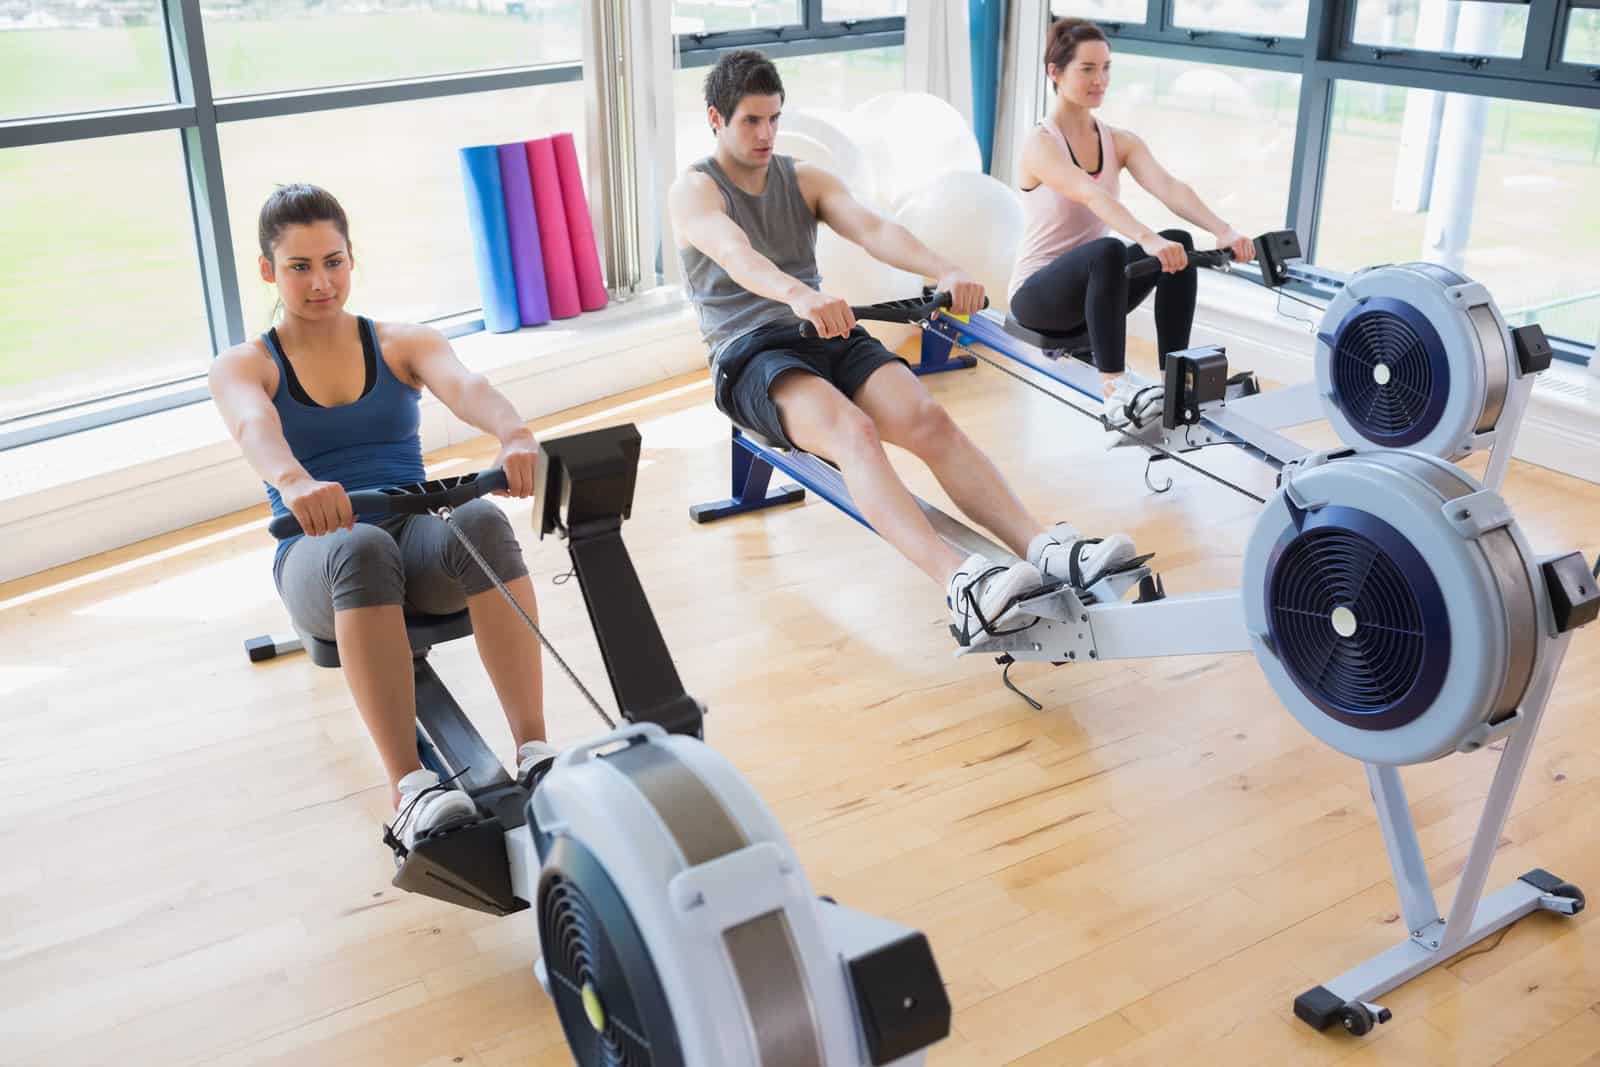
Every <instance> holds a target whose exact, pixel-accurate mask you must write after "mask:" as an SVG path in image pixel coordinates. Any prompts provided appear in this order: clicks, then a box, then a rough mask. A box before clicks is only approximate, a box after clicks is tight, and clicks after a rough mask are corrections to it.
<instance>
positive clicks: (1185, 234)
mask: <svg viewBox="0 0 1600 1067" xmlns="http://www.w3.org/2000/svg"><path fill="white" fill-rule="evenodd" d="M1161 236H1163V237H1165V238H1166V239H1167V240H1169V241H1176V242H1178V243H1179V244H1180V245H1182V246H1183V250H1184V251H1185V252H1193V251H1194V235H1193V234H1192V233H1190V232H1189V231H1188V230H1180V229H1176V228H1174V229H1170V230H1162V231H1161Z"/></svg>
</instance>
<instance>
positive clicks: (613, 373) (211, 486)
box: [0, 293, 705, 582]
mask: <svg viewBox="0 0 1600 1067" xmlns="http://www.w3.org/2000/svg"><path fill="white" fill-rule="evenodd" d="M454 344H455V348H456V350H457V352H458V353H459V354H460V355H461V358H462V360H463V361H464V362H465V363H466V364H467V365H468V366H470V367H472V368H473V369H474V370H478V371H481V372H482V373H483V374H485V375H486V376H487V377H488V378H489V379H490V381H492V382H493V383H494V384H495V386H496V387H497V388H498V389H500V390H501V392H503V393H505V394H506V396H507V397H508V398H509V399H510V400H511V402H512V404H514V405H515V406H516V409H517V411H518V412H520V413H521V414H522V416H523V417H524V418H526V419H534V418H539V417H541V416H543V415H548V414H551V413H553V412H556V411H561V410H564V409H567V408H571V407H576V406H577V405H580V404H585V403H588V402H590V401H593V400H599V399H601V398H604V397H607V396H613V395H615V394H617V393H621V392H625V391H627V390H629V389H635V388H638V387H640V386H643V385H648V384H651V383H653V382H658V381H664V380H666V379H668V378H672V377H675V376H677V375H680V374H686V373H689V372H691V371H694V370H697V369H699V368H701V367H704V366H705V349H704V347H703V346H702V345H701V343H700V341H699V332H698V330H697V328H696V326H695V323H694V317H693V315H692V313H690V312H689V310H688V308H687V307H686V306H685V305H684V304H683V302H682V300H681V298H679V297H677V296H676V294H672V293H667V294H660V295H651V296H646V297H641V298H640V299H638V300H636V301H633V302H631V303H629V304H624V305H615V306H613V307H611V308H608V309H606V310H605V311H601V312H597V313H594V314H592V315H585V316H583V317H582V318H580V319H577V320H573V321H572V322H571V323H568V324H552V325H551V326H548V327H539V328H537V329H529V330H521V331H518V332H517V333H512V334H488V333H485V334H474V335H470V336H468V337H464V338H461V339H459V340H457V341H456V342H454ZM477 436H480V433H479V431H478V430H476V429H473V428H472V427H470V426H468V425H466V424H465V423H463V422H461V421H460V420H458V419H457V418H456V417H455V416H454V415H452V414H451V413H450V411H449V410H448V409H446V408H445V407H444V406H443V405H442V404H440V403H439V402H438V401H437V400H436V399H434V398H433V397H432V396H431V395H428V394H424V397H423V402H422V447H423V451H424V452H433V451H436V450H438V449H441V448H445V447H448V446H450V445H453V444H459V443H461V442H463V441H469V440H471V439H473V438H474V437H477ZM6 460H7V465H6V470H5V472H4V474H3V475H0V544H3V545H5V546H6V551H5V552H4V553H0V582H6V581H10V580H12V579H15V578H21V577H24V576H26V575H29V574H34V573H37V572H39V571H42V570H46V569H48V568H50V567H55V566H59V565H61V564H63V563H70V562H73V561H75V560H79V559H83V558H85V557H87V556H92V555H95V554H96V553H99V552H105V551H109V550H111V549H115V548H120V547H122V546H124V545H128V544H132V543H134V542H136V541H140V540H143V539H144V538H147V537H154V536H157V535H159V534H164V533H168V532H170V531H172V530H177V529H182V528H183V527H185V526H191V525H193V524H195V523H198V522H204V521H206V520H208V519H214V518H218V517H220V516H223V515H227V514H230V513H231V512H235V511H239V510H241V509H243V508H247V507H251V506H252V505H255V504H259V503H261V502H262V501H263V500H264V498H265V497H264V494H263V492H262V485H261V480H260V479H259V478H257V477H256V475H255V472H254V471H252V470H251V469H250V466H249V465H248V464H247V463H246V462H245V461H244V458H243V456H241V455H240V453H239V450H238V448H237V446H235V444H234V443H233V441H232V440H231V439H230V438H229V437H228V434H227V431H226V428H225V427H224V426H223V425H222V421H221V419H220V418H219V417H218V416H217V413H216V410H215V409H214V408H213V407H212V406H211V405H210V404H209V403H206V404H194V405H190V406H189V407H186V408H179V409H176V410H173V411H166V412H160V413H157V414H154V415H148V416H144V417H142V418H139V419H130V420H128V421H127V422H123V423H118V424H116V425H113V426H105V427H101V428H99V429H95V430H89V431H85V432H83V433H78V434H73V435H71V436H70V437H63V438H58V439H56V440H54V441H45V442H41V443H39V444H37V445H29V446H26V447H24V448H20V449H15V450H13V451H12V452H9V453H7V454H6Z"/></svg>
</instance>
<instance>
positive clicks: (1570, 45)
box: [1561, 7, 1600, 63]
mask: <svg viewBox="0 0 1600 1067" xmlns="http://www.w3.org/2000/svg"><path fill="white" fill-rule="evenodd" d="M1561 58H1562V59H1563V60H1564V61H1566V62H1568V63H1600V8H1592V7H1591V8H1587V9H1580V10H1577V11H1573V12H1571V14H1569V15H1568V17H1567V46H1566V48H1565V49H1564V50H1563V51H1562V55H1561Z"/></svg>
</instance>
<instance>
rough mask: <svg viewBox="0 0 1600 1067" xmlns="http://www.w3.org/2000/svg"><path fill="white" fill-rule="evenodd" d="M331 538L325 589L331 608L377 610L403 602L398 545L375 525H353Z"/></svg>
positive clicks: (403, 580)
mask: <svg viewBox="0 0 1600 1067" xmlns="http://www.w3.org/2000/svg"><path fill="white" fill-rule="evenodd" d="M326 536H328V537H331V538H335V539H336V540H335V542H334V544H332V545H330V546H329V550H328V556H327V561H328V562H327V568H328V569H327V576H328V586H329V589H330V590H331V592H332V594H333V609H334V610H335V611H343V610H346V609H347V608H370V607H381V606H384V605H389V604H400V603H403V602H404V600H405V592H406V580H405V567H404V566H403V565H402V564H401V562H400V546H399V545H398V544H396V543H395V539H394V538H393V537H391V536H389V534H388V533H386V532H385V531H383V530H382V529H380V528H378V527H377V526H373V525H370V524H368V523H360V522H358V523H356V524H355V526H353V527H351V528H350V529H348V530H339V531H337V532H335V533H331V534H328V535H326Z"/></svg>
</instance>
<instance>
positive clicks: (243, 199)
mask: <svg viewBox="0 0 1600 1067" xmlns="http://www.w3.org/2000/svg"><path fill="white" fill-rule="evenodd" d="M563 131H565V132H570V133H571V134H572V135H573V137H574V138H575V139H576V140H577V144H578V159H579V161H580V163H581V162H582V161H583V158H584V148H583V141H584V122H583V86H582V84H581V83H568V84H562V85H544V86H537V87H533V88H527V89H510V90H506V91H503V92H495V93H481V94H474V95H472V96H465V97H442V98H438V99H433V100H414V101H409V102H406V103H399V104H384V105H380V106H375V107H362V108H351V109H346V110H339V111H318V112H312V113H310V114H303V115H292V116H288V117H285V118H272V119H258V120H255V121H251V122H235V123H227V124H225V125H223V126H222V127H220V134H219V135H220V137H221V139H222V163H223V178H224V181H225V183H226V186H227V189H228V214H229V219H230V225H231V228H232V230H233V240H234V255H235V262H236V263H237V265H238V271H239V286H240V289H241V297H242V299H243V305H244V324H245V333H246V335H253V334H256V333H259V332H260V331H262V330H264V329H266V327H267V326H268V325H269V324H270V322H271V319H272V311H273V307H274V304H275V303H276V300H277V291H276V290H275V289H274V288H273V287H272V286H269V285H267V284H266V283H264V282H262V281H261V280H260V272H259V270H258V269H257V257H258V256H259V255H260V248H259V246H258V245H257V243H256V215H257V213H258V212H259V211H260V209H261V204H262V203H263V202H264V201H265V200H266V198H267V196H268V194H270V193H271V192H272V189H273V187H274V186H275V185H277V184H280V183H284V182H291V181H309V182H313V183H315V184H317V185H321V186H323V187H325V188H326V189H328V191H330V192H331V193H333V194H334V195H335V196H337V197H338V198H339V202H340V203H341V204H342V205H343V206H344V209H345V212H346V214H348V215H349V217H350V241H351V244H352V245H354V249H353V252H354V259H355V277H354V283H353V291H352V296H351V308H352V310H359V311H360V312H361V313H362V314H367V315H373V316H376V317H379V318H395V319H405V320H409V321H417V320H420V319H431V318H438V317H441V316H445V315H450V314H454V313H457V312H461V311H466V310H468V309H471V308H475V307H478V306H480V302H481V301H480V297H479V292H478V276H477V273H476V269H475V268H474V266H473V259H472V242H471V238H470V235H469V230H468V228H467V216H466V198H465V196H464V194H463V192H462V187H461V165H460V163H459V161H458V158H457V155H456V150H457V149H458V148H462V147H465V146H467V145H475V144H505V143H508V142H511V141H526V140H531V139H532V138H535V137H543V136H547V135H549V134H551V133H557V132H563ZM398 175H403V176H404V180H396V178H397V176H398Z"/></svg>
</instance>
